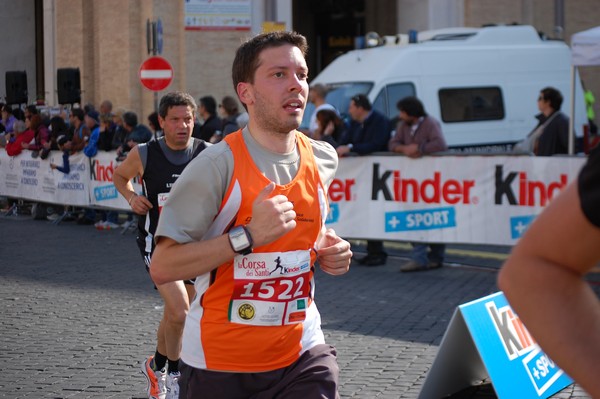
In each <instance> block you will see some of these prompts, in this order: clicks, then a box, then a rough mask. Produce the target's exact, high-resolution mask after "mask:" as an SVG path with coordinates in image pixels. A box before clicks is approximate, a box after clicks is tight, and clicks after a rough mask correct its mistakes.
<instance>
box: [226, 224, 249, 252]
mask: <svg viewBox="0 0 600 399" xmlns="http://www.w3.org/2000/svg"><path fill="white" fill-rule="evenodd" d="M229 241H230V242H231V246H232V248H233V250H234V251H235V252H240V251H243V250H245V249H247V248H248V247H250V246H251V245H252V244H251V243H250V241H249V240H248V236H247V235H246V231H245V230H244V228H243V227H241V226H238V227H234V228H233V229H231V231H230V232H229Z"/></svg>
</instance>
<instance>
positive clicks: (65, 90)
mask: <svg viewBox="0 0 600 399" xmlns="http://www.w3.org/2000/svg"><path fill="white" fill-rule="evenodd" d="M56 87H57V89H58V103H59V104H75V103H80V102H81V76H80V74H79V68H60V69H58V70H57V71H56Z"/></svg>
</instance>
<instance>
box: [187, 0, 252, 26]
mask: <svg viewBox="0 0 600 399" xmlns="http://www.w3.org/2000/svg"><path fill="white" fill-rule="evenodd" d="M184 13H185V16H184V18H185V20H184V26H185V30H250V28H251V27H252V7H251V2H250V0H185V6H184Z"/></svg>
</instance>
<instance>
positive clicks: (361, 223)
mask: <svg viewBox="0 0 600 399" xmlns="http://www.w3.org/2000/svg"><path fill="white" fill-rule="evenodd" d="M60 155H61V154H60V153H59V152H52V153H51V156H50V157H49V158H48V159H46V160H41V159H39V158H35V159H34V158H32V157H31V153H30V152H29V151H24V152H23V153H22V154H21V155H19V156H17V157H9V156H8V155H7V154H6V152H4V151H2V152H0V178H1V180H0V195H3V196H8V197H13V198H22V199H25V200H31V201H40V202H48V203H55V204H62V205H74V206H83V207H85V206H92V207H101V208H110V209H118V210H126V211H129V210H130V208H129V205H128V204H127V201H125V199H123V198H122V197H121V196H120V195H119V193H118V192H117V190H116V189H115V187H114V185H113V184H112V174H113V172H114V169H115V168H116V166H117V162H116V160H115V158H116V154H115V153H113V152H99V153H98V155H97V156H96V157H94V158H91V159H89V158H87V157H86V156H85V155H83V154H76V155H72V156H71V158H70V163H71V173H69V174H68V175H65V174H63V173H61V172H59V171H57V170H52V169H51V168H50V162H54V163H60V162H62V158H61V157H60ZM584 162H585V158H584V157H529V156H512V155H483V156H479V155H468V156H464V155H447V156H431V157H424V158H420V159H409V158H406V157H402V156H387V155H373V156H363V157H351V158H343V159H341V160H340V166H339V169H338V173H337V175H336V179H335V180H334V182H333V184H332V185H331V187H330V190H329V198H330V200H331V209H330V214H329V217H328V221H327V223H328V225H329V226H330V227H333V228H334V229H335V230H336V232H337V233H338V234H339V235H341V236H343V237H345V238H351V239H381V240H386V241H424V242H445V243H469V244H492V245H513V244H514V243H515V242H516V241H517V240H518V239H519V237H521V235H522V234H523V232H524V231H525V229H526V228H527V226H528V225H529V223H531V221H532V220H533V219H534V218H535V217H536V216H537V215H538V214H539V213H540V212H541V210H542V209H543V208H544V207H545V206H546V205H547V203H548V201H550V200H551V199H552V198H553V197H554V196H555V195H557V194H558V193H559V192H560V191H561V190H562V189H563V188H564V187H565V186H566V185H567V184H568V183H570V182H571V181H573V180H574V179H575V178H576V176H577V173H578V172H579V170H580V168H581V166H582V165H583V163H584ZM139 189H140V186H139V185H137V184H136V190H138V191H139Z"/></svg>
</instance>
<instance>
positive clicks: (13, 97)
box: [6, 71, 27, 104]
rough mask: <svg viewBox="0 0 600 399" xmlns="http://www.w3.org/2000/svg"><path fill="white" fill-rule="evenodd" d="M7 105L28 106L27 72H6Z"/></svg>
mask: <svg viewBox="0 0 600 399" xmlns="http://www.w3.org/2000/svg"><path fill="white" fill-rule="evenodd" d="M6 103H7V104H27V73H26V72H25V71H7V72H6Z"/></svg>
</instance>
